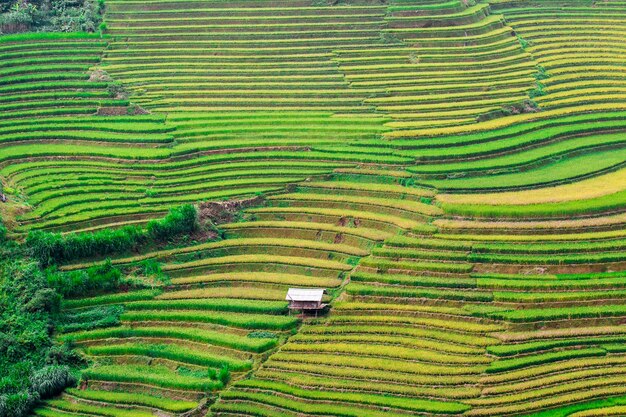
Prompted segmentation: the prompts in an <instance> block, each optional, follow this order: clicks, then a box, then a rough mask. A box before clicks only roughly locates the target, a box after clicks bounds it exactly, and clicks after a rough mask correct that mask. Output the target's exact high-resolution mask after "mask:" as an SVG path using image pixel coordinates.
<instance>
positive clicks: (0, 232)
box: [0, 218, 7, 243]
mask: <svg viewBox="0 0 626 417" xmlns="http://www.w3.org/2000/svg"><path fill="white" fill-rule="evenodd" d="M6 238H7V228H6V227H5V226H4V224H3V223H2V218H0V243H2V242H4V241H5V240H6Z"/></svg>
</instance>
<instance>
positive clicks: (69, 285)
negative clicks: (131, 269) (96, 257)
mask: <svg viewBox="0 0 626 417" xmlns="http://www.w3.org/2000/svg"><path fill="white" fill-rule="evenodd" d="M46 277H47V279H48V285H49V286H50V287H51V288H54V289H55V290H56V291H57V292H58V293H59V294H61V295H62V296H64V297H73V296H82V297H85V296H89V295H92V294H95V293H100V292H108V291H113V290H116V289H117V288H118V287H119V285H120V283H121V282H122V273H121V271H120V270H119V269H117V268H116V267H114V266H113V264H112V263H111V260H110V259H107V261H106V262H104V263H102V264H99V265H94V266H92V267H90V268H88V269H86V270H84V269H83V270H78V271H70V272H59V271H57V270H56V269H54V268H49V269H48V270H46Z"/></svg>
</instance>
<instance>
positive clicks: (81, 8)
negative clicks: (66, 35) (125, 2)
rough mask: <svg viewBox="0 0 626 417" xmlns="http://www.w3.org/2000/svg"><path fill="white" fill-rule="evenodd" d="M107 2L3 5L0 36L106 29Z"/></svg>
mask: <svg viewBox="0 0 626 417" xmlns="http://www.w3.org/2000/svg"><path fill="white" fill-rule="evenodd" d="M103 11H104V0H15V1H10V0H7V1H2V2H0V34H6V33H21V32H29V31H41V32H96V31H97V30H98V29H104V26H103V24H102V23H101V22H102V13H103Z"/></svg>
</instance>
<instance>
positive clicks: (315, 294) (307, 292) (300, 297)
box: [285, 288, 324, 302]
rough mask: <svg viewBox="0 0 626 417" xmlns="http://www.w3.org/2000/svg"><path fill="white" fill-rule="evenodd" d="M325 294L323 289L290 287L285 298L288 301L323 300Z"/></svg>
mask: <svg viewBox="0 0 626 417" xmlns="http://www.w3.org/2000/svg"><path fill="white" fill-rule="evenodd" d="M323 296H324V290H323V289H308V288H289V291H287V296H286V297H285V300H287V301H316V302H321V301H322V297H323Z"/></svg>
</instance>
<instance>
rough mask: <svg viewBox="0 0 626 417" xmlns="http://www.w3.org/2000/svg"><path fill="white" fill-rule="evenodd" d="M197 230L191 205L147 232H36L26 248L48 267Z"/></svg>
mask: <svg viewBox="0 0 626 417" xmlns="http://www.w3.org/2000/svg"><path fill="white" fill-rule="evenodd" d="M197 227H198V223H197V213H196V208H195V207H194V206H192V205H190V204H187V205H184V206H181V207H178V208H173V209H171V210H170V212H169V214H168V215H167V216H165V218H163V219H161V220H153V221H151V222H150V223H148V225H147V227H146V229H143V228H141V227H139V226H124V227H122V228H120V229H113V230H112V229H103V230H99V231H97V232H88V233H72V234H67V235H63V234H61V233H50V232H43V231H39V230H36V231H32V232H30V233H29V234H28V237H27V238H26V247H27V248H28V251H29V253H30V255H31V256H33V257H34V258H35V259H37V260H38V261H39V263H40V264H41V265H42V266H44V267H46V266H49V265H54V264H59V263H62V262H67V261H71V260H75V259H80V258H87V257H94V256H103V255H110V254H121V253H127V252H130V251H136V250H137V249H138V248H139V247H140V246H141V245H144V244H146V243H147V242H148V240H149V239H153V240H155V241H157V242H165V241H168V240H170V239H172V238H174V237H176V236H179V235H181V234H188V233H192V232H193V231H195V230H196V229H197Z"/></svg>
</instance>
